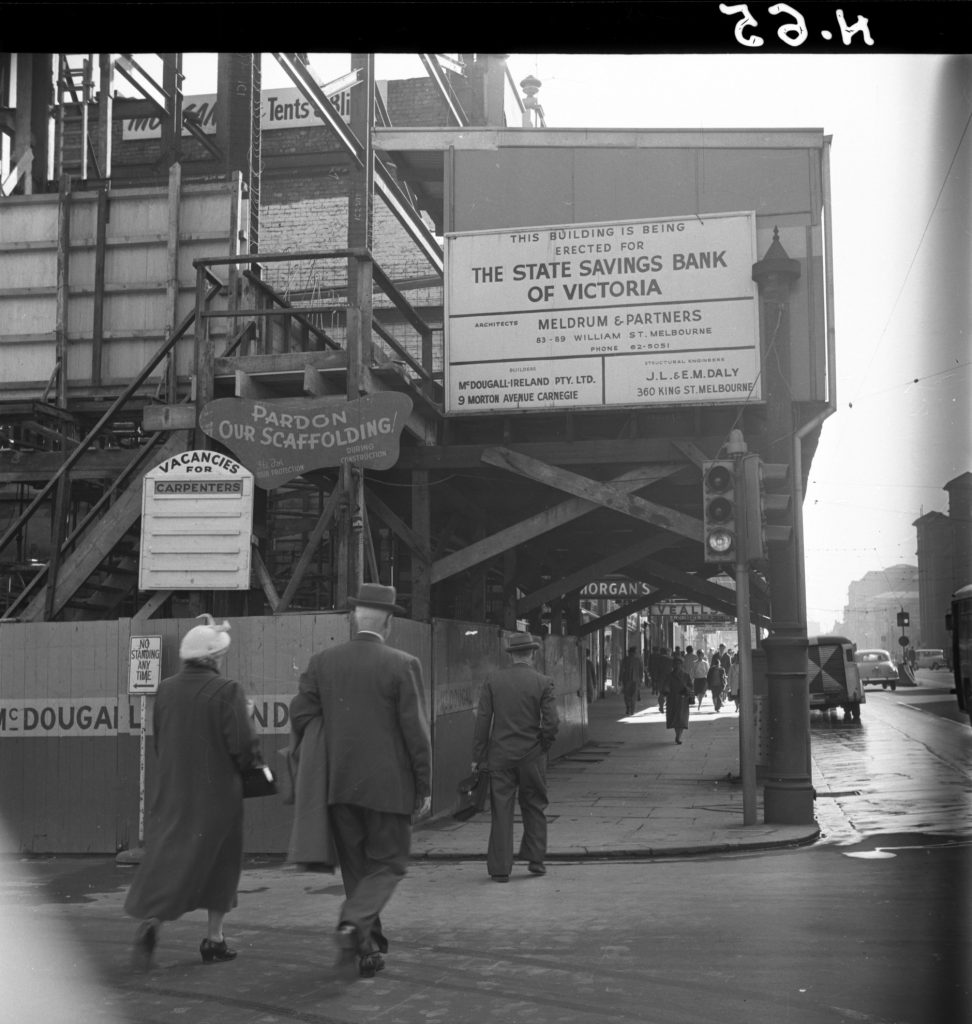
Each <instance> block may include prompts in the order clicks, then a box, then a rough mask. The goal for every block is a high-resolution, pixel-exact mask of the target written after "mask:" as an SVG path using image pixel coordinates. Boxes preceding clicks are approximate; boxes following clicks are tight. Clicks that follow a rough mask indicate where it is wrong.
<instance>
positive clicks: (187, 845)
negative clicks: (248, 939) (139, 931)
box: [125, 664, 258, 921]
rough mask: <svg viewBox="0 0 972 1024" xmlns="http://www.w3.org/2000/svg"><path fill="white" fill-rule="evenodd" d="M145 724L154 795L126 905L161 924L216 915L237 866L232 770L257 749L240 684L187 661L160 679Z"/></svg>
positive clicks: (239, 834)
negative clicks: (197, 913) (193, 914)
mask: <svg viewBox="0 0 972 1024" xmlns="http://www.w3.org/2000/svg"><path fill="white" fill-rule="evenodd" d="M152 727H153V730H154V737H153V743H154V747H155V753H156V755H157V763H156V768H155V773H154V774H155V792H154V796H153V799H152V803H151V807H150V809H149V814H148V819H147V822H146V828H145V856H144V858H143V860H142V863H141V864H140V865H139V867H138V870H137V871H136V873H135V879H134V881H133V883H132V887H131V889H130V890H129V893H128V896H127V898H126V900H125V910H126V912H127V913H129V914H131V916H132V917H137V918H141V919H142V920H145V919H147V918H150V917H157V918H159V919H160V920H162V921H174V920H175V919H176V918H178V917H180V916H181V915H182V914H185V913H187V912H188V911H190V910H195V909H197V908H200V907H201V908H205V909H207V910H216V911H222V912H224V913H225V912H226V911H228V910H231V909H232V908H233V907H235V906H236V889H237V886H238V884H239V880H240V872H241V870H242V866H243V787H242V782H241V780H240V772H241V770H242V769H244V768H246V767H249V765H251V764H252V763H254V761H255V760H256V758H257V755H256V752H257V749H258V746H257V738H256V736H255V735H254V732H253V728H252V726H251V724H250V717H249V715H248V713H247V707H246V697H245V695H244V692H243V687H242V686H241V685H240V684H239V683H237V682H234V681H233V680H231V679H225V678H223V677H222V676H221V675H219V673H217V672H216V671H215V670H214V669H211V668H208V667H203V666H199V665H191V664H187V665H185V666H184V667H183V670H182V671H181V672H180V673H178V674H177V675H174V676H170V677H169V678H168V679H164V680H162V683H161V685H160V686H159V692H158V694H156V697H155V707H154V709H153V712H152Z"/></svg>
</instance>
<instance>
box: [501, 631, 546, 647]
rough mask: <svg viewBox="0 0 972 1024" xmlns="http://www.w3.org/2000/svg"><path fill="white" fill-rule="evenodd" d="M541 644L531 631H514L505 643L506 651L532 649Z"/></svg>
mask: <svg viewBox="0 0 972 1024" xmlns="http://www.w3.org/2000/svg"><path fill="white" fill-rule="evenodd" d="M540 646H542V645H541V643H540V641H539V640H538V639H537V638H536V637H535V636H534V635H533V634H532V633H516V634H514V635H513V636H512V637H510V639H509V641H508V642H507V644H506V649H507V650H508V651H534V650H536V649H537V648H538V647H540Z"/></svg>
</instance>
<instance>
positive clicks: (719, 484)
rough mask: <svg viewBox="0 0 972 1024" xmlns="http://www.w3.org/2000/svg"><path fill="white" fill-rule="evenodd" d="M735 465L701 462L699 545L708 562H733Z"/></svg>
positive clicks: (735, 512)
mask: <svg viewBox="0 0 972 1024" xmlns="http://www.w3.org/2000/svg"><path fill="white" fill-rule="evenodd" d="M736 515H737V509H736V466H735V463H734V462H733V460H732V459H721V460H718V461H713V462H703V463H702V544H703V547H704V549H705V560H706V561H707V562H734V561H735V560H736V553H737V544H738V541H737V530H738V525H737V523H736Z"/></svg>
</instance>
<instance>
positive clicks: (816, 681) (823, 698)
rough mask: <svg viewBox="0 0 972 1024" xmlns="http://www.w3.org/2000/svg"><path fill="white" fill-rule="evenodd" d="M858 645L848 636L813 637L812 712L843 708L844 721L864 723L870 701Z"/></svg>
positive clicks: (809, 656)
mask: <svg viewBox="0 0 972 1024" xmlns="http://www.w3.org/2000/svg"><path fill="white" fill-rule="evenodd" d="M856 650H857V644H855V643H854V642H853V641H852V640H848V639H847V637H845V636H812V637H810V638H809V639H808V640H807V663H808V665H807V670H808V674H809V677H808V681H809V684H810V710H811V711H831V710H833V709H834V708H841V709H843V712H844V718H850V719H852V720H853V721H855V722H859V721H860V720H861V705H862V704H864V703H865V702H866V701H867V697H865V696H864V686H863V684H862V683H861V675H860V672H859V671H858V668H857V662H856V661H855V659H854V653H855V651H856Z"/></svg>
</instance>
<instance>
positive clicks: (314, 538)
mask: <svg viewBox="0 0 972 1024" xmlns="http://www.w3.org/2000/svg"><path fill="white" fill-rule="evenodd" d="M343 496H344V495H343V491H342V489H341V487H340V486H339V485H337V484H336V485H335V486H334V488H333V490H332V491H331V493H330V494H329V495H328V498H327V501H325V502H324V508H323V509H321V514H320V517H319V518H318V520H317V522H316V523H315V524H314V529H313V530H312V531H311V533H310V536H309V537H308V538H307V546H306V547H305V548H304V550H303V551H302V552H301V556H300V558H299V559H298V560H297V566H296V568H295V569H294V573H293V575H292V576H291V577H290V582H289V583H288V584H287V588H286V589H285V590H284V592H283V594H281V596H280V600H279V601H278V602H277V606H276V607H275V608H274V609H273V613H274V615H279V614H281V612H285V611H286V610H287V609H288V608H289V607H290V602H291V601H292V600H293V598H294V594H296V593H297V588H298V587H299V586H300V584H301V582H302V581H303V579H304V574H305V573H306V572H307V570H308V569H309V568H310V564H311V561H312V560H313V558H314V554H315V552H316V551H317V547H318V545H319V544H320V543H321V540H322V539H323V537H324V534H325V533H326V532H327V529H328V527H329V526H330V525H331V520H332V519H333V518H334V513H335V512H336V511H337V510H338V506H339V504H340V502H341V499H342V497H343ZM345 596H346V595H345ZM343 600H344V598H343V597H342V599H341V600H340V601H339V602H337V603H339V604H340V603H343Z"/></svg>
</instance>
